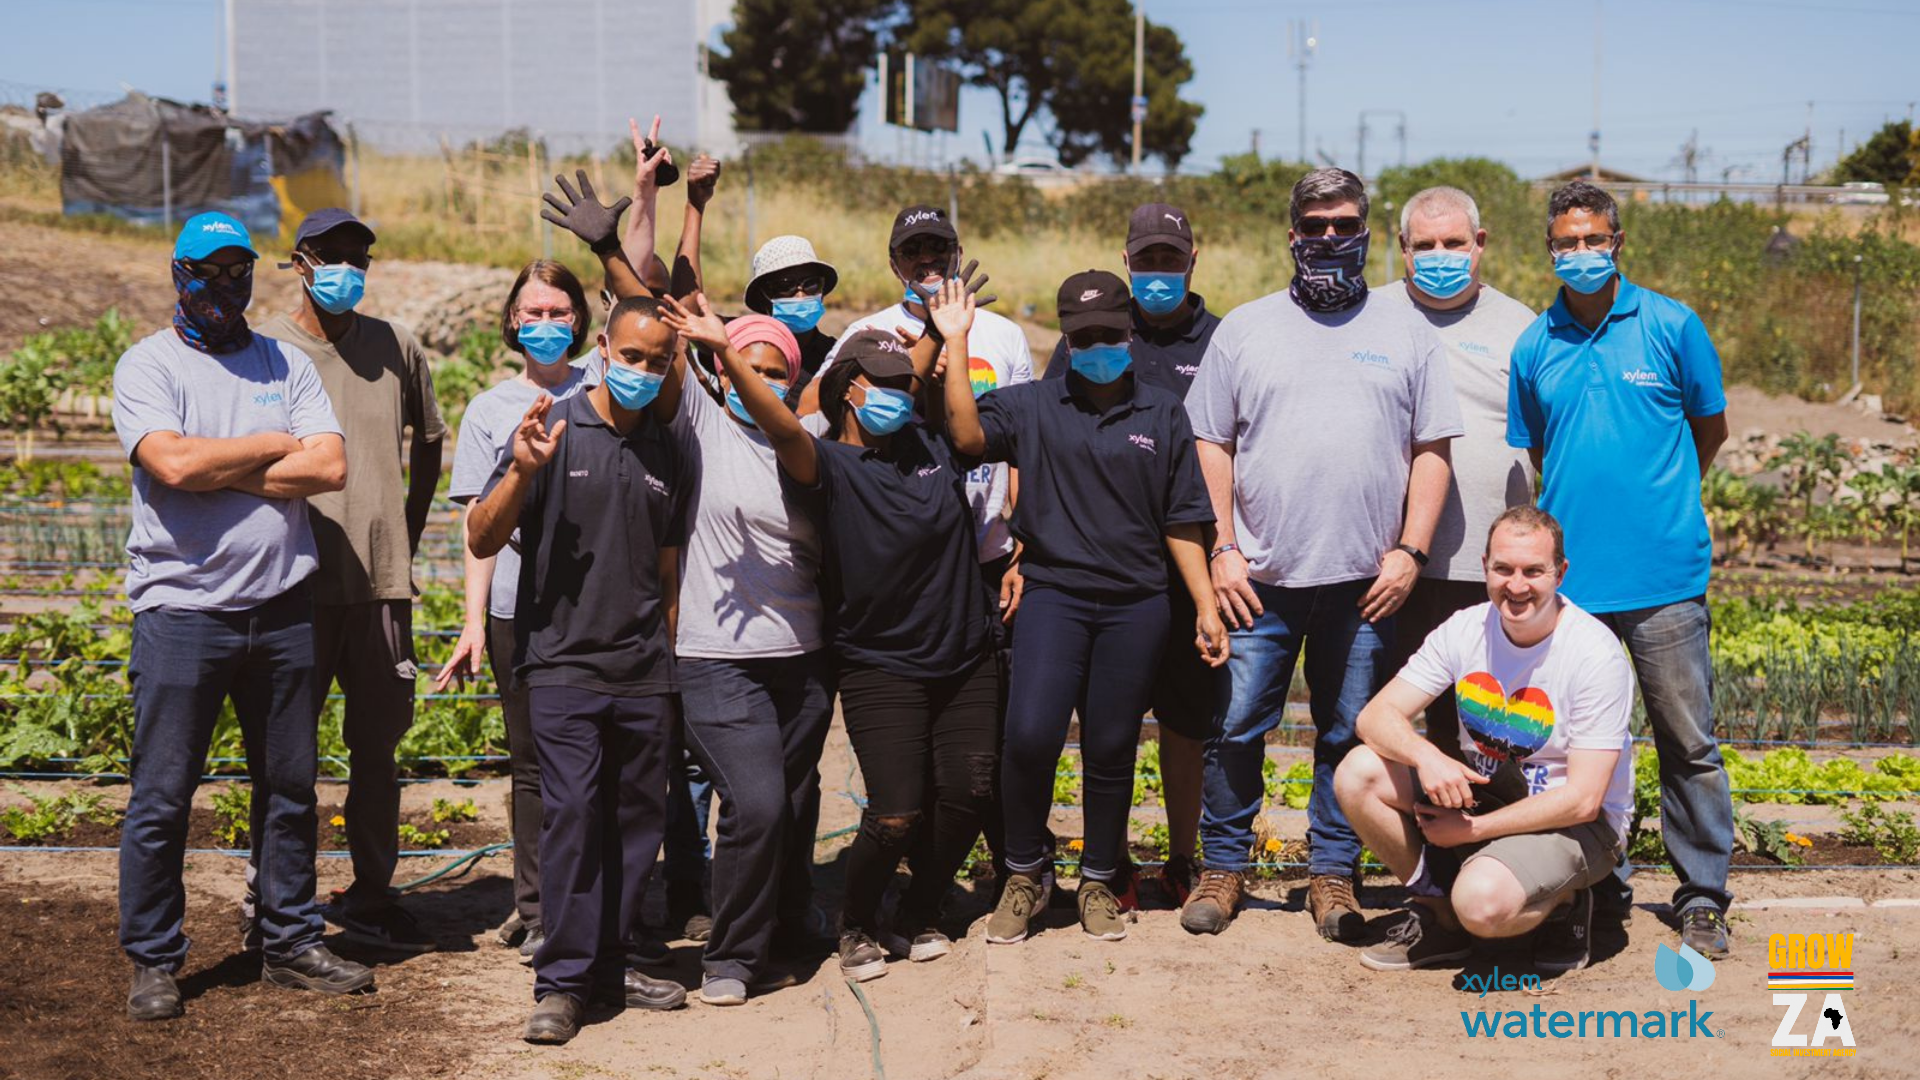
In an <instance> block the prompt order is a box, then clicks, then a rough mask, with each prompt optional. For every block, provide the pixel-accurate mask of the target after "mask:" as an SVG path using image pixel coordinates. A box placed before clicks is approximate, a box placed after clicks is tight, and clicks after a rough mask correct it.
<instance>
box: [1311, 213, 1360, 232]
mask: <svg viewBox="0 0 1920 1080" xmlns="http://www.w3.org/2000/svg"><path fill="white" fill-rule="evenodd" d="M1366 227H1367V219H1366V218H1363V217H1357V216H1351V215H1349V216H1343V217H1326V216H1324V215H1321V214H1307V215H1305V216H1303V217H1301V219H1300V220H1299V221H1296V222H1294V223H1293V231H1294V232H1297V233H1299V234H1300V235H1301V236H1326V235H1327V234H1329V233H1331V234H1333V235H1334V236H1359V235H1360V231H1361V230H1362V229H1365V228H1366Z"/></svg>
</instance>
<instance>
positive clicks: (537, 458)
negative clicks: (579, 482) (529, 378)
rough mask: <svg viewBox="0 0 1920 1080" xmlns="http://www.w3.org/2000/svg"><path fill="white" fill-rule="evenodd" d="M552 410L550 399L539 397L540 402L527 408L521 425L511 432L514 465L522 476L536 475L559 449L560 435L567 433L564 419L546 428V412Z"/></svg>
mask: <svg viewBox="0 0 1920 1080" xmlns="http://www.w3.org/2000/svg"><path fill="white" fill-rule="evenodd" d="M552 408H553V398H552V397H550V396H548V395H546V394H541V395H540V400H538V401H536V402H534V403H533V404H532V405H531V406H528V408H527V415H525V416H523V417H521V418H520V426H519V427H517V428H515V429H514V431H513V466H514V468H516V469H519V470H520V471H521V472H523V473H528V474H532V473H536V472H539V471H540V470H541V469H543V468H545V467H546V464H547V462H549V461H552V460H553V452H554V451H555V450H557V449H559V447H560V436H561V435H562V434H564V433H565V432H566V430H567V422H566V421H565V420H562V421H560V422H559V423H557V424H555V425H553V429H552V430H548V429H547V413H548V411H549V410H551V409H552Z"/></svg>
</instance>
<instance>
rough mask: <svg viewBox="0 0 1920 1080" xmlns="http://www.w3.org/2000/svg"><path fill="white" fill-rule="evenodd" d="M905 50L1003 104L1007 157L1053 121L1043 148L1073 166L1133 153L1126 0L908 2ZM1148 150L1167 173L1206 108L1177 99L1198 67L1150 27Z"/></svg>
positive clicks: (1162, 30)
mask: <svg viewBox="0 0 1920 1080" xmlns="http://www.w3.org/2000/svg"><path fill="white" fill-rule="evenodd" d="M907 6H908V11H909V13H910V19H909V21H908V23H907V25H906V26H905V27H904V28H903V30H902V33H901V43H902V44H903V45H904V46H905V47H906V48H907V49H908V50H909V51H911V52H913V53H915V54H916V55H919V56H923V57H928V58H933V59H944V60H948V61H951V62H952V63H954V64H955V65H956V66H957V67H958V69H959V71H960V74H961V76H962V77H963V78H965V79H966V80H967V81H968V82H969V83H971V84H973V85H975V86H983V87H986V88H988V89H990V90H993V91H994V92H995V93H997V94H998V95H999V96H1000V119H1001V130H1002V132H1003V134H1002V138H1001V152H1002V153H1003V154H1009V155H1010V154H1011V153H1012V152H1013V150H1014V148H1015V147H1017V146H1018V145H1019V143H1020V138H1021V136H1022V135H1023V134H1025V133H1026V130H1027V127H1028V125H1030V124H1032V123H1034V122H1035V121H1036V120H1038V119H1040V118H1042V117H1043V116H1051V118H1052V120H1053V124H1054V129H1053V131H1052V132H1051V133H1050V134H1049V135H1048V137H1047V142H1048V143H1049V144H1050V145H1051V146H1053V147H1054V149H1055V150H1056V151H1057V152H1058V153H1059V154H1060V156H1061V159H1062V160H1063V161H1068V162H1069V163H1072V162H1077V161H1081V160H1084V159H1086V158H1087V157H1088V156H1090V155H1092V154H1094V153H1097V152H1100V151H1105V152H1107V153H1108V154H1110V155H1113V156H1114V157H1116V158H1119V159H1125V158H1126V157H1128V156H1129V155H1130V154H1131V152H1132V147H1131V145H1130V142H1129V140H1130V139H1131V138H1132V123H1133V121H1132V118H1131V116H1130V115H1129V112H1128V99H1129V98H1131V97H1132V95H1133V8H1132V5H1130V4H1129V3H1128V2H1127V0H908V4H907ZM1147 56H1148V64H1147V71H1146V91H1147V99H1148V101H1149V103H1150V104H1149V107H1148V113H1147V129H1146V133H1145V136H1144V138H1143V141H1144V143H1145V152H1146V153H1147V154H1148V155H1151V156H1153V157H1158V158H1160V159H1161V160H1162V161H1165V162H1167V163H1168V165H1169V166H1171V165H1175V164H1178V162H1179V161H1180V159H1181V158H1182V157H1184V156H1185V155H1186V153H1187V150H1188V148H1189V144H1190V143H1191V141H1192V138H1193V129H1194V127H1195V125H1196V123H1197V122H1198V119H1199V116H1200V111H1201V109H1200V106H1198V105H1195V104H1193V103H1192V102H1187V101H1182V100H1180V98H1179V88H1180V86H1181V84H1183V83H1185V82H1186V81H1187V80H1189V79H1191V78H1192V77H1193V65H1192V64H1191V63H1189V62H1188V60H1187V58H1186V50H1185V48H1184V46H1183V45H1182V44H1181V42H1180V37H1179V35H1178V34H1176V33H1174V32H1173V31H1172V30H1171V29H1168V28H1166V27H1163V26H1159V25H1156V24H1153V23H1148V24H1147Z"/></svg>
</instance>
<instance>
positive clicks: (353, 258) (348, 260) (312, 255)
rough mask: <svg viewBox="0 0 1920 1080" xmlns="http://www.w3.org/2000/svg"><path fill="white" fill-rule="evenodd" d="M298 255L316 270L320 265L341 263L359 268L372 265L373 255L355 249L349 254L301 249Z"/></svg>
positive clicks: (362, 268) (363, 268)
mask: <svg viewBox="0 0 1920 1080" xmlns="http://www.w3.org/2000/svg"><path fill="white" fill-rule="evenodd" d="M300 256H301V257H302V258H304V259H306V260H307V264H308V265H309V266H312V267H313V268H315V269H316V270H317V269H319V268H320V267H322V266H338V265H340V264H342V263H344V264H346V265H348V266H351V267H354V268H356V269H360V270H365V269H366V268H367V267H369V266H372V265H373V256H371V255H369V254H367V253H366V252H364V251H357V252H354V253H353V254H351V255H341V254H338V253H336V252H331V251H302V252H300Z"/></svg>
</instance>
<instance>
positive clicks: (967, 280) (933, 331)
mask: <svg viewBox="0 0 1920 1080" xmlns="http://www.w3.org/2000/svg"><path fill="white" fill-rule="evenodd" d="M956 261H957V260H956ZM978 269H980V260H979V259H973V260H970V261H969V262H968V263H967V268H966V269H964V270H962V271H960V273H959V274H958V275H957V276H958V277H959V278H960V284H962V285H964V286H966V289H967V291H968V292H969V293H972V294H973V309H974V310H975V311H978V310H980V309H981V308H983V307H986V306H987V305H988V304H991V303H993V302H994V301H995V300H998V299H1000V297H999V295H998V294H997V293H989V294H987V295H986V296H981V295H980V287H981V286H982V285H985V284H986V283H987V282H989V281H991V280H993V279H992V278H990V277H988V276H987V275H986V274H981V275H980V276H979V277H977V278H976V277H974V276H973V272H974V271H975V270H978ZM909 288H911V289H912V290H913V291H914V292H915V293H916V294H918V295H919V296H921V297H923V298H924V299H923V301H922V302H923V303H924V302H925V301H926V300H932V299H933V298H934V297H935V296H938V295H939V293H940V290H938V289H934V288H930V287H928V286H926V285H919V284H915V285H911V286H909ZM927 333H928V334H929V335H931V336H932V337H933V340H935V341H944V340H946V339H945V338H944V337H942V336H941V335H940V331H939V330H938V329H937V328H935V326H934V325H933V319H932V317H931V316H929V317H928V319H927Z"/></svg>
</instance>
